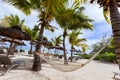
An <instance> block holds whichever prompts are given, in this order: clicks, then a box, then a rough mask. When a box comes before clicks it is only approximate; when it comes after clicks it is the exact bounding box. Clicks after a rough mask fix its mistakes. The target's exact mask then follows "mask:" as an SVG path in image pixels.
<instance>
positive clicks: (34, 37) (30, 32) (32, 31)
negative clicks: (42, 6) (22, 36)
mask: <svg viewBox="0 0 120 80" xmlns="http://www.w3.org/2000/svg"><path fill="white" fill-rule="evenodd" d="M36 27H38V26H37V25H35V26H34V28H33V29H30V28H28V27H23V31H25V32H26V33H27V34H28V35H29V36H30V37H31V41H30V43H31V44H30V45H31V46H30V50H29V54H32V47H33V44H32V42H34V41H35V40H37V38H38V29H35V28H36Z"/></svg>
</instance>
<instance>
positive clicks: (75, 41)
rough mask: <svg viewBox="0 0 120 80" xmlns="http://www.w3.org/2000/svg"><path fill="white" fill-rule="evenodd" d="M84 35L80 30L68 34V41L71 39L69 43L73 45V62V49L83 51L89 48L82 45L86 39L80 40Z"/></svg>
mask: <svg viewBox="0 0 120 80" xmlns="http://www.w3.org/2000/svg"><path fill="white" fill-rule="evenodd" d="M80 34H82V33H81V32H80V31H79V30H77V31H76V30H73V31H72V32H71V33H69V34H68V39H69V43H70V44H71V62H72V57H73V53H72V52H73V51H72V50H73V49H74V46H77V47H82V49H85V48H86V47H87V44H85V43H82V42H84V41H86V39H85V38H78V36H79V35H80Z"/></svg>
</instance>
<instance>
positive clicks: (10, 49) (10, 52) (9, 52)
mask: <svg viewBox="0 0 120 80" xmlns="http://www.w3.org/2000/svg"><path fill="white" fill-rule="evenodd" d="M13 42H14V38H13V39H12V41H11V43H10V47H9V49H8V54H7V56H9V55H10V54H12V46H13Z"/></svg>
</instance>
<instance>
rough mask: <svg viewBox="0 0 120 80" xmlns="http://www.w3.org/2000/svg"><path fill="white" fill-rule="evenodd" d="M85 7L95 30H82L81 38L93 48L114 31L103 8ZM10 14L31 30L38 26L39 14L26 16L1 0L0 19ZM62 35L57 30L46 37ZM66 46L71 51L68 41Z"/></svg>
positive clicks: (96, 6) (89, 5) (45, 33)
mask: <svg viewBox="0 0 120 80" xmlns="http://www.w3.org/2000/svg"><path fill="white" fill-rule="evenodd" d="M84 6H85V11H84V14H85V15H87V16H89V18H91V19H93V20H94V22H93V25H94V28H93V31H91V30H82V33H83V35H80V36H79V37H80V38H86V39H87V42H86V44H88V45H89V47H90V48H91V45H92V44H94V43H96V42H98V41H100V39H101V38H102V36H103V35H104V34H107V35H108V36H110V35H112V29H111V25H109V24H108V23H107V22H106V21H105V19H104V17H103V12H102V8H99V6H98V5H96V4H94V5H91V4H86V5H84ZM10 14H14V15H16V14H17V15H18V16H19V18H20V19H25V25H27V26H28V27H30V28H33V26H34V25H35V24H37V21H38V18H37V15H38V13H37V12H35V11H33V12H32V14H31V15H29V16H26V15H24V14H23V13H22V12H21V11H19V10H18V9H16V8H15V7H13V6H11V5H9V4H7V3H4V2H2V1H1V0H0V19H2V18H3V17H4V16H5V15H10ZM51 25H53V26H55V27H59V25H58V24H57V23H56V22H55V21H53V22H51ZM60 34H62V31H61V29H59V30H56V31H55V32H54V33H52V32H50V31H48V30H46V31H45V32H44V35H45V36H47V37H48V39H49V40H50V39H51V38H54V37H56V36H58V35H60ZM26 43H27V45H28V44H29V42H26ZM66 46H67V49H68V50H69V49H70V45H69V42H68V41H67V40H66ZM24 47H25V48H26V49H29V46H24ZM77 49H80V47H78V48H77ZM88 52H89V51H88Z"/></svg>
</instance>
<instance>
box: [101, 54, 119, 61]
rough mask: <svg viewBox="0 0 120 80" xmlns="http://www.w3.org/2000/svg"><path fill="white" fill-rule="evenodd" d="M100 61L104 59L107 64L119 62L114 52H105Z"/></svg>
mask: <svg viewBox="0 0 120 80" xmlns="http://www.w3.org/2000/svg"><path fill="white" fill-rule="evenodd" d="M100 59H103V60H104V61H107V62H115V61H116V60H117V58H116V56H115V54H114V53H112V52H109V53H108V52H105V53H104V54H101V56H100Z"/></svg>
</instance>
